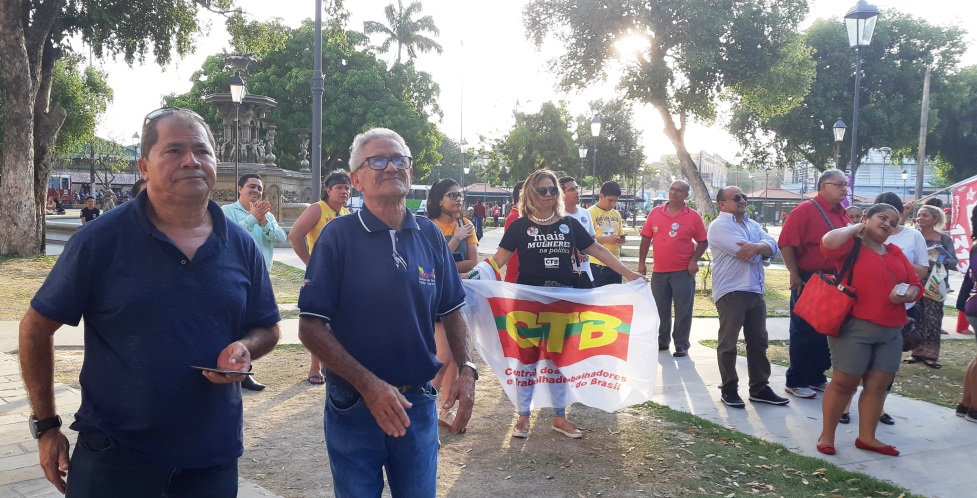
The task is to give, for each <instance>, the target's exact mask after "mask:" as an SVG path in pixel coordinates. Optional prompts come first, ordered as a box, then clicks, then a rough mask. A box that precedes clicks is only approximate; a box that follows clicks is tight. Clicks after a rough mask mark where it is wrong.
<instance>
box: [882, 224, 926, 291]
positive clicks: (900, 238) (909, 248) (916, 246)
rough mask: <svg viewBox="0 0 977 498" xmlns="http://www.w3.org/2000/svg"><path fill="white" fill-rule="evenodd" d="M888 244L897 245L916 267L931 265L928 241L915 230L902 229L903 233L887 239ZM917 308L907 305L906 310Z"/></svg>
mask: <svg viewBox="0 0 977 498" xmlns="http://www.w3.org/2000/svg"><path fill="white" fill-rule="evenodd" d="M885 243H886V244H895V246H896V247H898V248H899V249H901V250H902V253H903V254H905V255H906V259H908V260H909V262H910V263H912V264H914V265H921V266H928V265H929V255H928V254H927V249H926V239H925V238H923V234H922V233H920V232H919V231H918V230H913V229H912V228H909V227H906V226H904V227H902V231H901V232H899V233H893V234H892V235H890V236H889V238H888V239H885ZM913 306H916V303H906V309H907V310H908V309H909V308H912V307H913Z"/></svg>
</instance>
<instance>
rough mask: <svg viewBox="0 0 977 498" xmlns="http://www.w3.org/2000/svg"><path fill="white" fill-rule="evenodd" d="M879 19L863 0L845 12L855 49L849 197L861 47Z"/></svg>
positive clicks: (852, 184) (854, 165)
mask: <svg viewBox="0 0 977 498" xmlns="http://www.w3.org/2000/svg"><path fill="white" fill-rule="evenodd" d="M878 19H879V9H878V8H877V7H876V6H874V5H869V4H868V2H866V1H865V0H858V3H857V4H855V6H854V7H852V8H851V9H848V13H847V14H845V27H846V28H847V29H848V46H850V47H851V48H854V49H855V60H856V62H855V109H854V111H853V113H852V114H853V115H852V123H851V172H852V175H851V179H850V180H849V189H850V193H851V199H852V200H854V199H855V169H856V168H857V167H858V165H857V163H856V161H858V100H859V99H858V97H859V94H860V93H861V88H862V47H867V46H869V45H870V44H871V43H872V35H873V34H875V22H876V21H877V20H878Z"/></svg>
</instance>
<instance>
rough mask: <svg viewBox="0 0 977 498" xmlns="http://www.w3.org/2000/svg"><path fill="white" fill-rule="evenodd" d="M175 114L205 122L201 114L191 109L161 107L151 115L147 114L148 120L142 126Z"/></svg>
mask: <svg viewBox="0 0 977 498" xmlns="http://www.w3.org/2000/svg"><path fill="white" fill-rule="evenodd" d="M174 113H180V114H188V115H190V116H193V117H196V118H199V119H200V120H201V121H203V120H204V118H202V117H200V115H199V114H197V113H196V112H194V111H192V110H190V109H184V108H182V107H160V108H159V109H156V110H155V111H152V112H150V113H149V114H147V115H146V118H145V119H144V120H143V123H142V125H143V126H144V127H145V126H146V125H147V124H149V123H152V122H153V121H156V120H157V119H160V118H163V117H166V116H169V115H170V114H174Z"/></svg>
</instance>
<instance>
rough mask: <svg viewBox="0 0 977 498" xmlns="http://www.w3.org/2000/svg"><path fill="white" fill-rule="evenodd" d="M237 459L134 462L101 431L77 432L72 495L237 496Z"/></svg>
mask: <svg viewBox="0 0 977 498" xmlns="http://www.w3.org/2000/svg"><path fill="white" fill-rule="evenodd" d="M237 488H238V484H237V460H234V461H233V462H230V463H227V464H224V465H219V466H216V467H207V468H202V469H177V468H171V467H161V466H157V465H152V464H146V463H141V462H137V461H133V459H132V458H131V457H130V456H129V455H127V454H125V453H123V452H120V451H119V450H118V449H117V448H115V447H114V446H112V442H111V441H109V439H108V438H107V437H106V436H105V434H103V433H101V432H99V431H85V432H81V433H79V434H78V442H77V443H76V444H75V451H74V452H73V453H72V454H71V470H69V471H68V490H67V493H66V495H65V496H67V497H69V498H87V497H103V496H159V497H172V498H181V497H187V498H189V497H201V498H203V497H208V498H218V497H235V496H237Z"/></svg>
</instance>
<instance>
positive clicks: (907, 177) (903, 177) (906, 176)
mask: <svg viewBox="0 0 977 498" xmlns="http://www.w3.org/2000/svg"><path fill="white" fill-rule="evenodd" d="M908 179H909V172H908V171H906V170H905V169H903V170H902V196H903V197H904V198H905V197H906V196H908V195H909V193H908V192H906V180H908Z"/></svg>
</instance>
